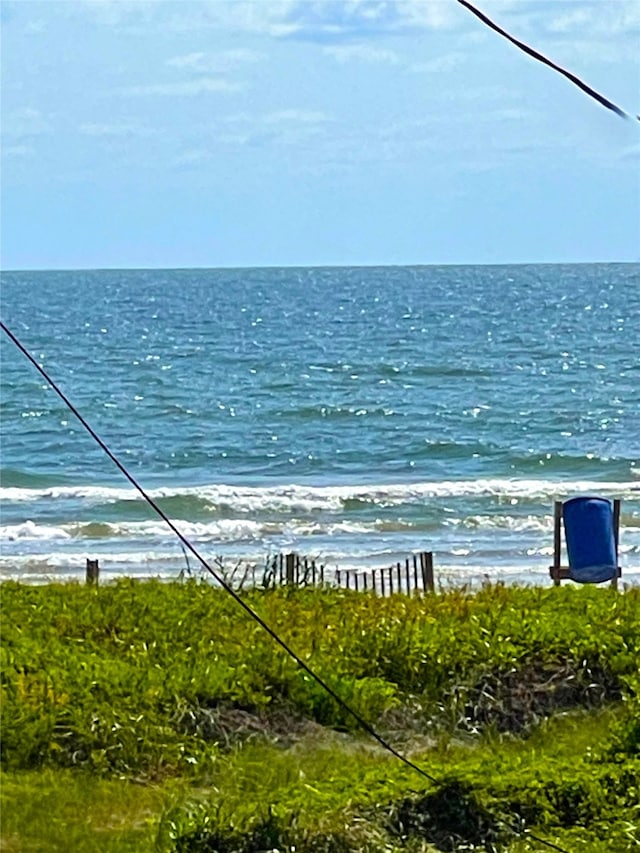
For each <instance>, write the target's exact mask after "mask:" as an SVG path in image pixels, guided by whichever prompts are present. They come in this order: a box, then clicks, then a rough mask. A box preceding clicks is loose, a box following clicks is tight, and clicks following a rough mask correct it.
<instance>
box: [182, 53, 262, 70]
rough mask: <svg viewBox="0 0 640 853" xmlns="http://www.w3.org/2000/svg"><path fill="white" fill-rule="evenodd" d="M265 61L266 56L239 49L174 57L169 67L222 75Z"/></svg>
mask: <svg viewBox="0 0 640 853" xmlns="http://www.w3.org/2000/svg"><path fill="white" fill-rule="evenodd" d="M262 59H264V54H263V53H259V52H258V51H255V50H248V49H241V48H239V49H237V50H224V51H221V52H220V53H203V52H202V51H197V52H194V53H187V54H183V55H182V56H173V57H172V58H171V59H168V60H167V63H166V64H167V65H170V66H172V67H174V68H185V69H188V70H192V71H197V72H199V73H201V74H202V73H216V72H218V73H220V72H225V71H230V70H232V69H234V68H237V67H238V66H240V65H246V64H249V63H257V62H260V61H261V60H262Z"/></svg>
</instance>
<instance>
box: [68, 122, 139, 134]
mask: <svg viewBox="0 0 640 853" xmlns="http://www.w3.org/2000/svg"><path fill="white" fill-rule="evenodd" d="M79 129H80V133H82V134H84V135H85V136H96V137H110V138H122V137H129V136H147V135H149V134H150V133H151V132H152V131H150V130H147V129H145V128H141V127H138V126H137V125H133V124H99V123H88V124H82V125H80V128H79Z"/></svg>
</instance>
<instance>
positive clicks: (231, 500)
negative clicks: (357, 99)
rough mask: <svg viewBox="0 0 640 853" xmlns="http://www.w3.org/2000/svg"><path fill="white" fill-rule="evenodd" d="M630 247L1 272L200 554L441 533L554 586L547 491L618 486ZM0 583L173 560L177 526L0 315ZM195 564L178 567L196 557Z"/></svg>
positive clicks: (5, 287)
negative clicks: (583, 259) (342, 263)
mask: <svg viewBox="0 0 640 853" xmlns="http://www.w3.org/2000/svg"><path fill="white" fill-rule="evenodd" d="M639 285H640V266H638V265H633V264H595V265H531V266H495V267H486V266H478V267H474V266H465V267H455V266H447V267H428V266H424V267H380V268H317V269H303V268H300V269H248V270H153V271H134V270H122V271H95V272H90V271H82V272H7V273H4V274H3V275H2V317H3V320H4V322H5V323H6V324H7V325H8V326H9V328H10V329H11V330H12V331H13V332H14V333H15V334H16V335H17V336H18V337H19V338H20V340H21V341H22V342H23V344H24V345H25V346H26V347H27V348H28V349H29V350H30V351H31V352H32V354H33V355H34V356H35V357H36V359H37V360H38V361H39V362H40V363H41V364H42V365H43V366H44V367H45V369H46V370H47V371H49V372H50V374H51V376H52V377H53V378H54V379H55V380H56V381H57V382H58V383H59V384H60V386H61V387H62V389H63V390H64V391H65V393H66V394H68V396H69V397H70V398H71V400H72V402H73V403H74V405H75V406H77V408H78V409H79V410H80V411H81V412H82V414H83V415H84V416H85V417H86V418H87V420H88V421H89V422H90V424H91V425H92V427H93V428H94V429H95V430H96V431H97V432H98V434H99V435H100V436H101V437H102V438H103V439H104V440H105V441H106V442H107V444H108V445H109V446H110V448H111V449H112V451H113V452H114V453H115V454H116V455H117V456H118V457H119V458H120V460H121V461H122V463H123V464H124V465H126V466H127V467H128V468H129V469H130V471H131V473H132V474H133V475H134V476H135V477H136V478H138V479H139V480H140V482H141V483H142V485H143V486H144V487H145V488H146V489H147V490H148V491H149V492H150V493H151V495H152V496H153V497H154V498H155V499H157V501H158V503H159V504H160V505H161V506H162V508H163V509H164V510H165V511H166V512H167V513H168V514H169V515H170V517H171V518H172V519H173V520H175V522H176V524H177V525H178V526H179V527H180V529H181V530H182V531H183V532H184V533H185V534H186V535H187V536H188V537H189V538H190V539H191V541H193V542H194V544H196V545H197V546H198V547H199V548H201V550H202V552H203V554H204V555H205V556H206V557H208V558H210V557H213V556H215V555H220V556H221V557H223V559H224V560H225V562H226V563H227V564H228V565H231V564H234V562H235V561H237V560H251V561H255V562H258V563H259V564H262V563H264V560H265V558H266V557H267V555H268V554H273V553H276V552H282V551H288V550H297V551H299V552H301V553H303V554H307V555H310V556H316V557H319V558H321V559H322V560H324V561H325V562H326V563H327V565H328V566H338V567H340V568H347V567H353V566H359V567H363V566H367V567H377V566H385V565H388V564H390V563H391V562H393V561H394V560H396V559H398V558H403V557H405V556H407V555H408V554H410V553H412V552H415V551H421V550H432V551H434V552H435V565H436V574H437V575H438V576H439V577H440V578H441V579H443V580H453V581H458V580H465V581H473V580H476V579H478V578H481V577H483V576H484V575H489V576H490V577H492V578H495V579H502V580H505V581H507V582H510V581H519V582H529V583H548V575H547V570H548V565H549V561H550V554H551V545H552V522H551V508H552V503H553V500H554V499H560V498H564V497H567V496H569V495H574V494H582V493H592V492H593V493H597V494H602V495H604V496H607V497H620V498H622V500H623V513H622V523H621V563H622V566H623V574H624V577H625V578H626V579H627V580H630V581H636V582H637V581H638V580H640V356H639V354H638V353H639V352H640V349H639V344H640V286H639ZM1 347H2V349H1V358H2V374H1V378H2V408H3V413H2V421H1V429H2V445H1V467H2V490H1V497H2V518H1V521H0V524H1V533H2V553H1V555H0V578H1V577H4V578H7V577H21V578H24V579H28V580H33V581H40V580H44V579H47V578H68V577H81V576H82V575H83V573H84V560H85V558H86V557H97V558H99V559H100V561H101V571H102V576H103V577H110V576H116V575H120V574H128V575H135V576H155V575H160V576H165V577H171V576H176V575H177V574H178V572H179V571H180V570H181V569H182V568H183V567H184V566H185V559H184V555H183V552H182V548H181V546H180V543H179V541H178V540H177V539H176V538H175V536H174V535H173V534H172V533H171V532H170V531H168V529H166V527H165V526H164V525H163V523H162V522H161V521H160V520H159V519H158V518H157V517H156V516H155V515H154V514H153V512H152V511H151V510H150V509H149V508H148V507H147V506H146V505H145V504H144V502H143V501H142V499H141V498H140V497H139V496H138V495H137V494H136V492H135V491H134V490H133V489H132V487H131V486H130V485H129V484H128V483H127V481H126V480H125V479H124V478H123V476H122V475H121V474H120V473H119V472H118V470H117V469H116V468H115V466H114V465H113V463H112V462H111V461H110V460H109V459H108V458H107V457H106V456H105V454H104V453H103V451H102V450H101V449H100V448H99V447H98V446H97V445H96V444H95V443H94V442H93V441H92V439H91V438H90V437H89V436H88V435H87V434H86V433H85V432H84V430H83V429H82V427H81V426H80V425H79V424H78V422H77V421H76V420H75V418H74V417H73V415H72V414H71V413H70V412H69V411H68V410H67V409H66V408H65V406H64V404H63V403H62V401H61V400H60V399H59V398H58V397H57V396H56V395H55V394H54V393H53V392H52V390H51V389H50V388H48V387H47V385H46V383H45V382H44V380H43V379H42V377H40V376H39V375H38V374H37V372H36V371H35V369H34V368H33V367H32V366H31V365H30V364H29V363H28V361H27V360H26V359H25V357H24V356H23V355H22V354H21V353H20V352H18V350H17V349H16V347H15V346H14V344H13V343H12V342H11V341H10V340H9V339H8V338H7V337H6V336H4V335H3V336H2V344H1ZM191 562H192V568H193V560H192V561H191Z"/></svg>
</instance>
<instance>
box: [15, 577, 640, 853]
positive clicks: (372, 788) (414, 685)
mask: <svg viewBox="0 0 640 853" xmlns="http://www.w3.org/2000/svg"><path fill="white" fill-rule="evenodd" d="M1 593H2V624H1V630H2V647H1V652H0V654H1V688H2V731H1V734H2V740H1V752H0V756H1V767H2V787H1V795H2V801H3V810H2V845H3V849H5V848H6V849H7V850H13V849H15V850H31V849H34V850H35V849H38V850H40V849H42V850H45V849H51V850H55V849H58V847H59V849H61V850H62V849H65V850H93V849H95V850H109V851H111V850H113V851H114V852H115V851H124V850H159V851H167V853H169V851H176V853H178V851H180V853H188V851H189V852H190V851H200V850H202V851H220V853H224V851H229V853H231V851H236V853H251V851H263V850H264V851H266V850H282V851H292V850H294V849H295V850H310V851H327V853H329V852H330V851H336V853H339V851H345V853H350V851H369V850H370V851H384V850H388V851H394V850H398V851H400V850H406V851H409V852H410V853H411V851H420V850H425V851H426V850H472V849H476V850H505V851H506V850H508V851H512V853H517V851H525V850H536V849H542V848H541V847H540V845H539V844H538V842H536V840H535V838H534V836H535V837H542V838H545V839H547V840H549V841H552V842H554V843H556V844H558V845H560V846H563V847H564V848H566V849H570V850H572V851H574V850H585V851H587V850H589V851H591V850H593V851H604V850H620V851H624V850H632V849H634V845H637V844H640V829H639V827H640V807H639V806H638V802H640V724H639V722H638V721H639V720H640V699H639V697H640V676H639V673H638V669H639V667H638V662H639V661H640V590H638V589H629V590H627V591H625V592H624V594H621V593H618V592H616V591H614V590H611V589H608V588H574V587H571V586H565V587H562V588H548V589H543V588H539V587H536V588H534V587H526V588H525V587H522V588H518V587H505V586H501V585H491V586H486V587H485V588H483V589H480V590H477V591H471V590H469V589H450V590H447V591H445V592H442V593H441V594H429V595H426V596H415V597H409V596H402V595H395V596H391V597H389V598H376V597H375V596H373V595H371V594H367V593H356V592H353V591H348V590H337V589H330V588H319V589H313V588H308V589H294V588H280V589H270V590H251V589H249V590H245V591H244V592H243V593H242V596H243V600H244V601H245V602H246V603H247V604H248V605H249V606H250V607H251V608H253V609H255V611H256V612H258V613H259V614H260V617H261V618H262V619H264V620H265V621H266V622H267V623H268V624H269V625H270V626H272V628H273V629H274V630H275V631H277V633H278V634H279V635H280V636H282V638H283V639H284V640H285V641H286V643H288V644H289V645H290V646H291V647H292V648H293V649H294V650H295V651H296V653H297V654H298V655H299V656H300V657H301V658H302V659H303V660H304V661H305V662H306V663H307V664H308V665H309V666H310V667H311V668H312V669H313V670H314V671H316V672H317V673H318V674H319V675H320V676H321V677H322V678H323V679H324V680H325V681H326V682H327V683H328V684H330V685H331V687H332V688H333V689H334V690H335V691H336V692H337V693H338V694H339V695H340V696H341V697H342V698H343V700H344V701H345V702H346V703H347V704H348V705H349V706H350V707H352V708H353V709H354V710H355V711H356V712H357V713H358V714H359V715H360V716H362V717H363V718H364V719H365V720H366V721H367V722H368V723H369V724H370V725H372V726H374V727H375V728H376V730H377V731H379V732H380V733H381V734H382V735H383V736H384V737H385V738H386V739H387V740H388V741H389V742H390V743H391V744H393V746H394V748H396V749H398V750H400V751H402V752H403V753H404V754H406V755H407V756H409V757H410V758H411V760H412V761H413V762H414V763H416V764H417V765H419V766H420V767H423V768H424V769H425V771H426V773H427V774H428V775H427V776H421V775H419V774H418V773H416V772H415V770H412V769H411V768H410V767H408V766H406V765H404V764H402V763H401V762H400V761H398V759H397V758H394V757H393V756H392V755H391V754H389V753H388V752H386V751H384V750H383V749H382V748H381V746H380V745H379V744H378V743H376V742H375V741H373V740H372V739H371V738H369V737H368V736H367V735H365V734H364V733H363V732H362V731H361V730H360V729H359V727H358V723H357V721H356V719H355V718H354V717H353V716H352V715H351V714H350V713H349V712H348V710H347V709H346V708H345V707H344V706H342V705H340V704H338V703H336V702H335V701H334V700H333V699H332V698H331V697H330V696H328V694H327V693H326V692H325V691H324V690H323V689H322V688H321V686H320V685H319V684H318V683H317V682H316V681H314V680H313V678H312V677H311V676H310V675H309V674H308V673H306V672H304V671H303V670H301V669H300V667H299V666H298V665H297V664H296V663H295V662H294V661H293V660H292V659H291V658H290V657H289V656H288V655H287V654H286V652H285V651H284V650H283V649H282V648H281V647H279V646H278V645H277V644H276V643H275V642H274V641H273V640H272V639H271V638H270V637H269V636H268V635H267V634H266V632H265V631H264V630H263V628H261V627H260V626H259V625H258V624H257V623H256V622H254V621H253V620H252V619H251V618H250V616H249V614H248V613H246V612H245V611H244V610H243V609H242V608H241V607H239V606H238V604H237V603H236V602H234V601H233V600H232V599H231V598H230V597H229V596H228V595H227V594H226V593H225V592H224V590H221V589H219V588H215V587H214V586H212V585H211V584H208V583H205V582H202V581H196V580H187V581H185V582H182V583H163V582H160V581H146V582H136V581H133V580H122V581H119V582H117V583H114V584H108V585H104V586H100V587H91V586H83V585H79V584H59V585H57V584H50V585H46V586H27V585H22V584H18V583H13V582H9V583H5V584H3V586H2V590H1ZM429 777H430V778H429ZM64 827H66V840H65V841H64V846H63V834H64ZM44 838H47V839H48V841H46V844H47V845H49V846H43V844H44V843H45V842H43V839H44ZM536 845H538V846H536ZM607 845H609V846H607Z"/></svg>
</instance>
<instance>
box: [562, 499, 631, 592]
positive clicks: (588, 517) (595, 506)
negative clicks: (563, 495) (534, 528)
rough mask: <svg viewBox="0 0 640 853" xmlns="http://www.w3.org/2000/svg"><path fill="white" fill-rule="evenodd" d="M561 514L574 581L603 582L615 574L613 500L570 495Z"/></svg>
mask: <svg viewBox="0 0 640 853" xmlns="http://www.w3.org/2000/svg"><path fill="white" fill-rule="evenodd" d="M562 517H563V519H564V532H565V537H566V540H567V552H568V555H569V577H570V578H571V580H574V581H577V582H578V583H601V582H602V581H608V580H611V579H612V578H614V577H616V575H617V572H618V560H617V554H616V540H615V534H614V523H613V504H612V502H611V501H609V500H607V499H606V498H594V497H580V498H571V500H568V501H565V503H564V504H563V507H562Z"/></svg>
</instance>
